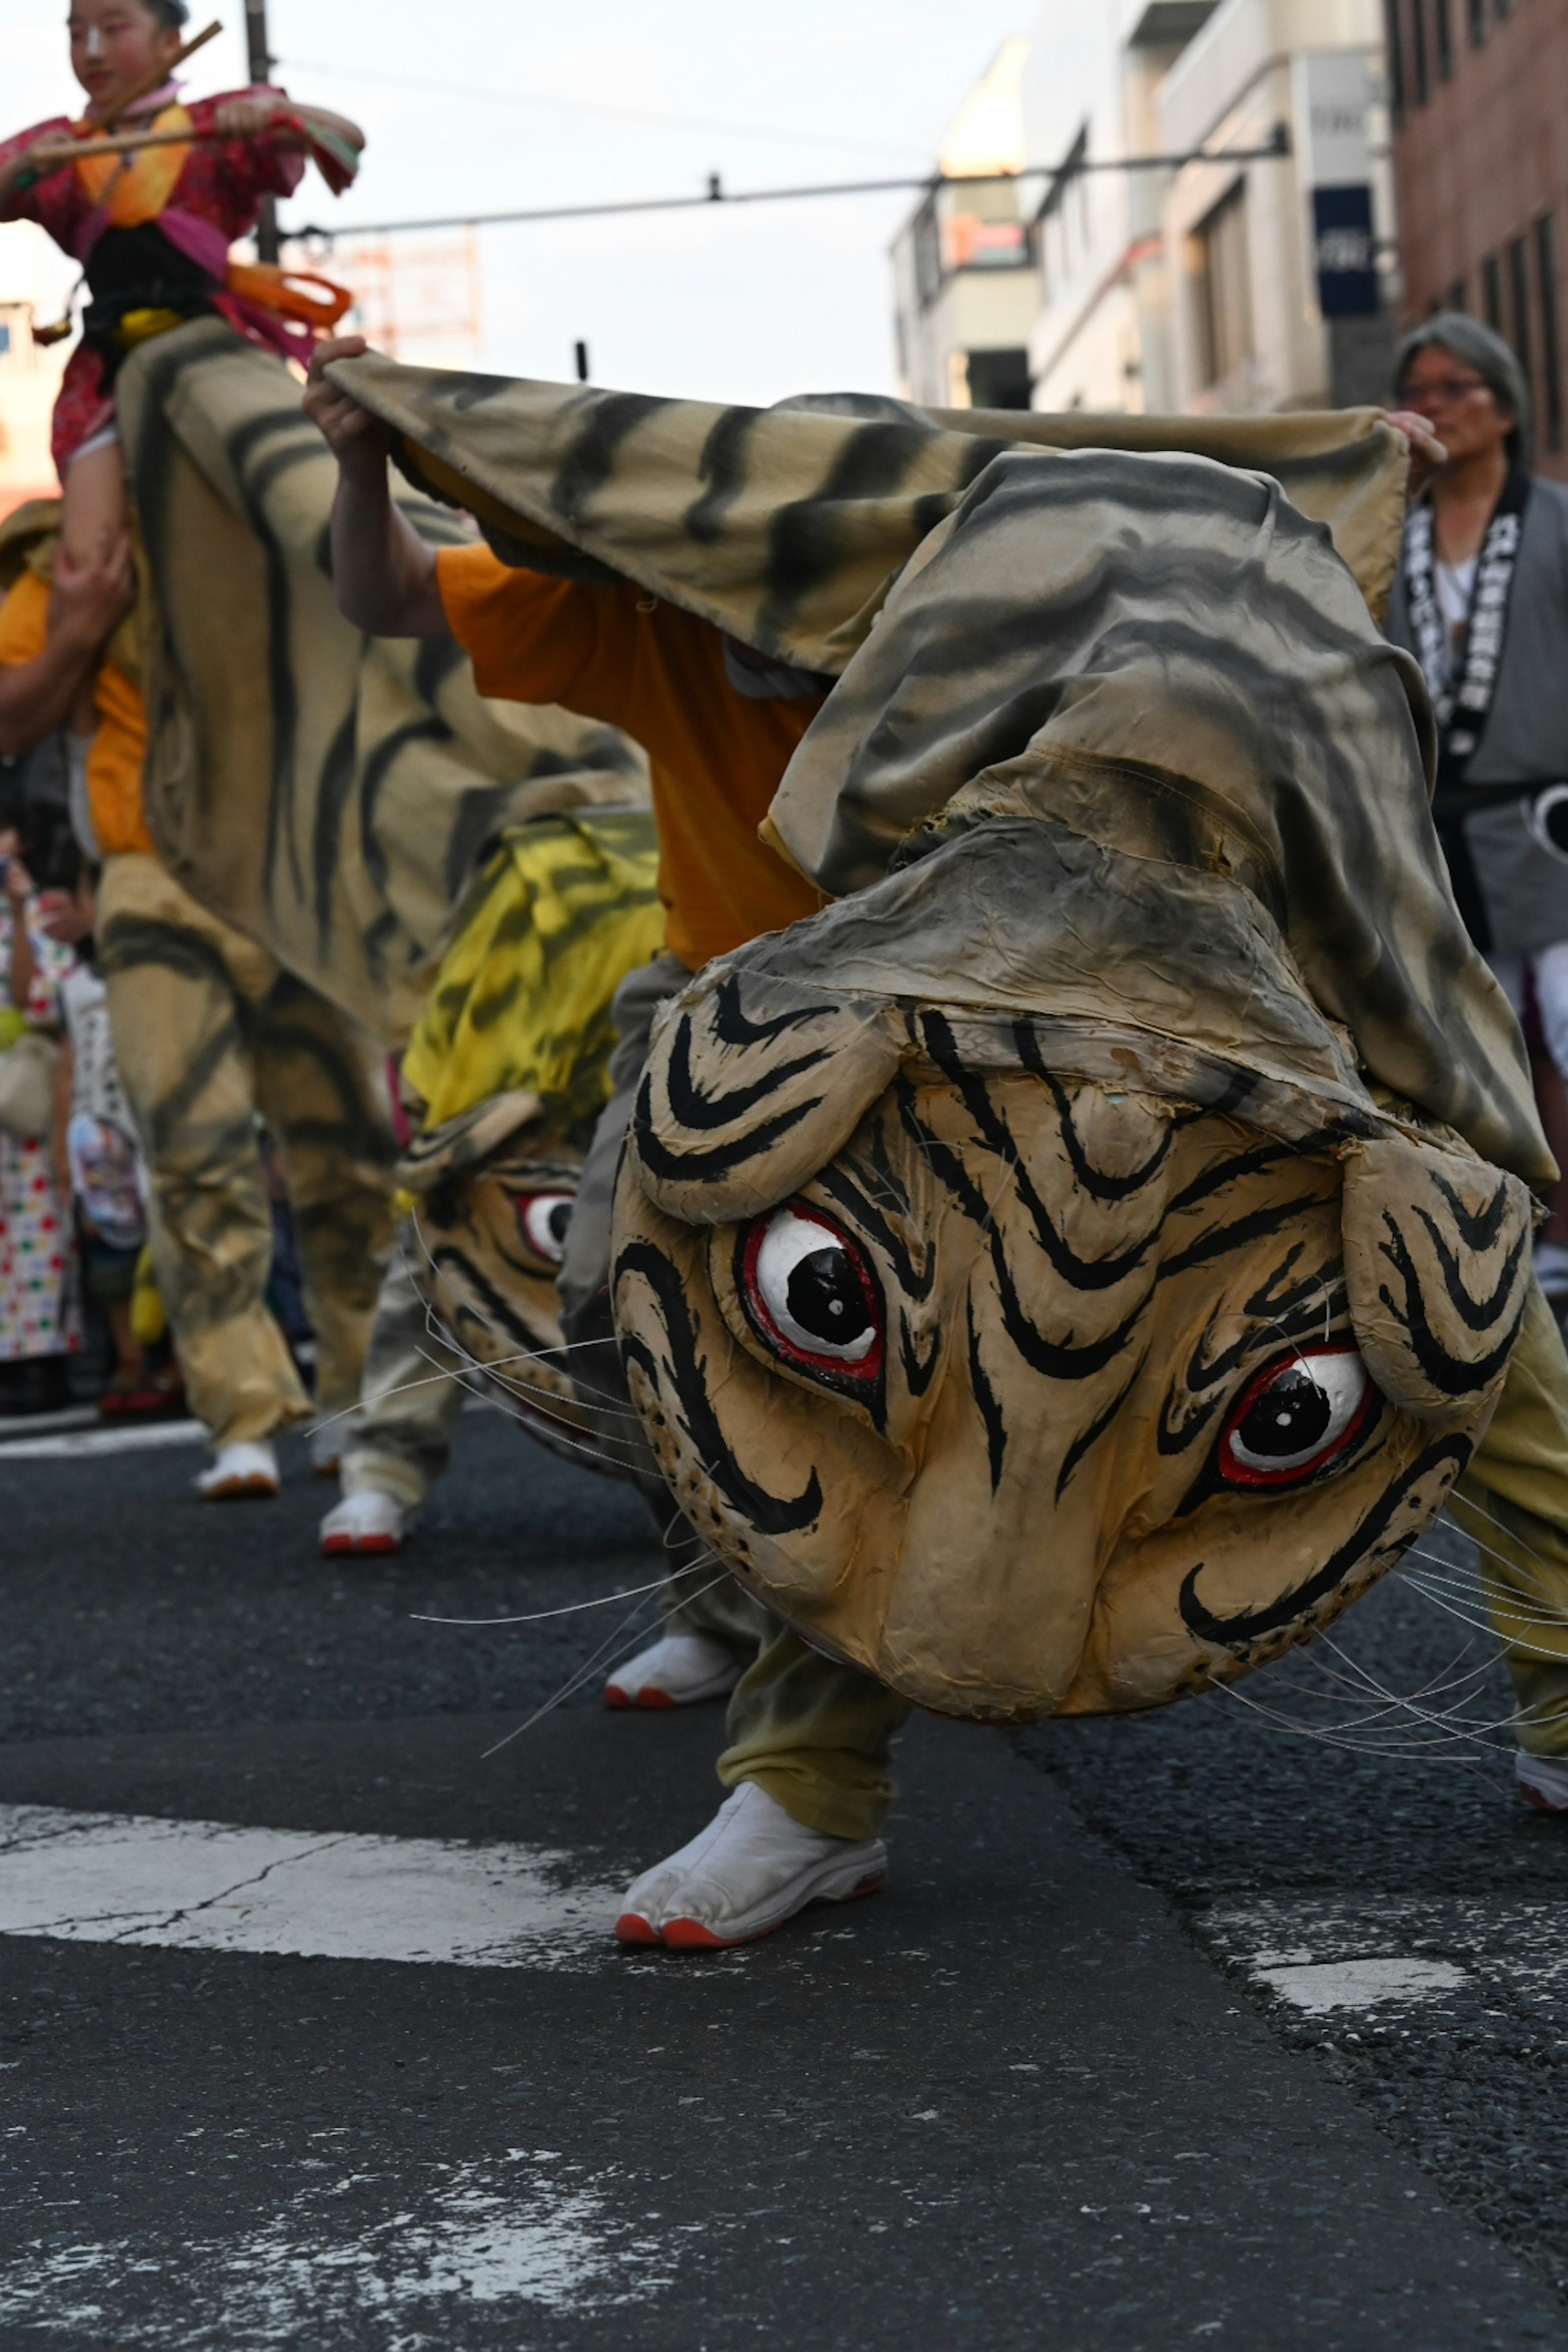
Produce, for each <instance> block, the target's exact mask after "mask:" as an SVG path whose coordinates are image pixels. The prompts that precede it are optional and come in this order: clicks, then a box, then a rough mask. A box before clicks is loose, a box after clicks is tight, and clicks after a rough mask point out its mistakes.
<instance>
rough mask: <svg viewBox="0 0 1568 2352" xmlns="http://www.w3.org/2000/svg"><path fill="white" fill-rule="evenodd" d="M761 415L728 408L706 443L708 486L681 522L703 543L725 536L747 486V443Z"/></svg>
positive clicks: (702, 474) (702, 466) (703, 461)
mask: <svg viewBox="0 0 1568 2352" xmlns="http://www.w3.org/2000/svg"><path fill="white" fill-rule="evenodd" d="M759 415H761V411H760V410H758V409H755V408H727V409H725V411H724V413H723V415H721V416H720V417H717V418H716V419H715V421H714V423H713V425H711V427H710V431H709V435H708V438H707V439H706V441H704V443H703V444H702V449H701V454H700V457H698V460H697V478H698V480H699V481H700V482H702V483H705V484H706V486H707V487H706V488H704V489H703V491H702V493H701V496H700V498H698V499H694V500H693V502H692V503H691V505H690V506H689V507H688V509H686V513H685V515H684V516H683V517H682V519H681V524H680V528H681V530H683V531H684V532H685V534H686V536H687V538H688V539H689V540H692V541H695V543H696V544H697V545H698V546H699V547H712V546H714V545H715V544H716V543H717V541H719V540H720V539H721V538H722V536H723V531H724V522H725V519H726V517H727V516H728V514H729V511H730V509H731V507H732V506H733V505H734V503H735V500H736V499H738V498H739V497H740V496H741V493H742V491H743V490H744V489H745V488H746V487H747V484H748V481H749V479H750V476H749V473H748V469H747V464H746V459H747V454H748V453H747V445H748V443H749V442H750V440H751V437H752V431H753V430H754V428H755V425H756V423H757V419H758V416H759Z"/></svg>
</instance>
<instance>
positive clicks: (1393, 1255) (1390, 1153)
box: [1342, 1136, 1534, 1421]
mask: <svg viewBox="0 0 1568 2352" xmlns="http://www.w3.org/2000/svg"><path fill="white" fill-rule="evenodd" d="M1533 1222H1534V1220H1533V1204H1532V1202H1531V1196H1530V1193H1529V1192H1528V1190H1527V1189H1526V1187H1525V1186H1524V1184H1522V1183H1521V1181H1520V1179H1519V1178H1518V1177H1517V1176H1510V1175H1508V1174H1507V1173H1505V1171H1503V1170H1502V1169H1500V1168H1494V1167H1492V1166H1491V1165H1490V1163H1489V1161H1487V1160H1473V1159H1470V1158H1469V1157H1468V1156H1467V1155H1465V1154H1463V1153H1460V1152H1458V1151H1449V1150H1442V1149H1440V1148H1439V1147H1437V1146H1436V1145H1428V1144H1425V1143H1415V1142H1412V1141H1408V1140H1406V1139H1405V1138H1403V1137H1398V1136H1390V1137H1385V1138H1383V1139H1380V1140H1379V1141H1377V1142H1373V1143H1365V1144H1361V1145H1358V1146H1356V1147H1355V1148H1354V1149H1353V1150H1351V1151H1350V1152H1349V1153H1348V1154H1347V1155H1346V1158H1345V1161H1344V1199H1343V1204H1342V1235H1343V1244H1344V1265H1345V1287H1346V1291H1347V1293H1348V1296H1349V1300H1350V1311H1351V1320H1352V1323H1353V1324H1354V1326H1355V1334H1356V1339H1357V1341H1358V1342H1359V1344H1360V1347H1361V1352H1362V1356H1363V1360H1364V1361H1365V1364H1366V1368H1367V1370H1368V1371H1369V1372H1370V1373H1371V1374H1372V1377H1373V1380H1374V1381H1376V1382H1377V1385H1378V1387H1379V1388H1380V1389H1381V1390H1382V1391H1383V1392H1384V1396H1386V1397H1388V1398H1389V1399H1390V1400H1391V1401H1392V1402H1394V1404H1396V1405H1398V1406H1400V1407H1401V1408H1402V1409H1403V1411H1405V1412H1408V1413H1414V1414H1415V1417H1416V1419H1417V1420H1418V1421H1445V1420H1448V1419H1450V1418H1452V1417H1453V1416H1454V1415H1455V1414H1456V1413H1463V1412H1465V1411H1466V1410H1467V1408H1470V1407H1473V1406H1474V1405H1475V1404H1476V1402H1477V1401H1478V1400H1483V1399H1485V1398H1487V1397H1488V1396H1489V1395H1491V1394H1492V1393H1494V1392H1495V1391H1498V1390H1500V1388H1501V1386H1502V1383H1503V1381H1504V1379H1505V1378H1506V1376H1507V1372H1508V1366H1509V1359H1510V1356H1511V1355H1512V1353H1513V1346H1514V1341H1515V1340H1516V1339H1517V1338H1518V1336H1519V1327H1520V1324H1521V1321H1522V1319H1523V1316H1524V1306H1525V1299H1526V1297H1527V1295H1528V1293H1529V1289H1530V1282H1531V1249H1530V1244H1531V1229H1532V1225H1533Z"/></svg>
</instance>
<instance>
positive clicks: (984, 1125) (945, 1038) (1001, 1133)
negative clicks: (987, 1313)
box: [921, 1012, 1159, 1291]
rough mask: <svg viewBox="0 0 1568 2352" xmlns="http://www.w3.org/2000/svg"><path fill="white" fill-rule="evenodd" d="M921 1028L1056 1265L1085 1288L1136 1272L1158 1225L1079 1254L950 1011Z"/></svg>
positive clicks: (925, 1019)
mask: <svg viewBox="0 0 1568 2352" xmlns="http://www.w3.org/2000/svg"><path fill="white" fill-rule="evenodd" d="M921 1031H922V1033H923V1035H924V1039H925V1044H926V1049H927V1051H928V1052H929V1053H930V1055H931V1059H932V1061H933V1062H934V1063H935V1064H936V1066H937V1067H938V1069H939V1070H941V1072H942V1076H943V1077H945V1078H946V1079H947V1080H948V1082H949V1084H950V1085H951V1086H952V1088H953V1089H954V1091H955V1093H956V1094H957V1095H958V1097H959V1098H960V1100H961V1101H962V1102H963V1107H964V1108H965V1109H966V1110H967V1111H968V1112H969V1114H970V1116H971V1118H973V1120H974V1123H975V1125H976V1127H977V1128H978V1129H979V1130H980V1136H981V1140H982V1141H983V1142H984V1144H986V1145H987V1147H988V1148H989V1149H990V1150H992V1151H994V1153H995V1154H996V1157H997V1158H998V1159H999V1160H1002V1161H1003V1163H1004V1164H1005V1166H1006V1167H1007V1168H1009V1169H1010V1170H1011V1171H1012V1174H1013V1180H1014V1182H1015V1184H1016V1188H1017V1193H1018V1199H1019V1201H1020V1202H1021V1204H1022V1205H1023V1207H1024V1209H1025V1211H1026V1213H1027V1215H1028V1219H1029V1223H1030V1224H1031V1225H1032V1226H1033V1227H1034V1232H1035V1238H1036V1240H1037V1242H1038V1243H1039V1245H1040V1247H1041V1249H1042V1250H1043V1251H1044V1252H1045V1254H1046V1256H1047V1259H1048V1260H1049V1262H1050V1264H1051V1266H1052V1268H1053V1269H1054V1271H1055V1272H1056V1273H1058V1274H1059V1275H1060V1276H1061V1277H1062V1280H1063V1281H1064V1282H1068V1283H1070V1284H1071V1286H1072V1287H1073V1288H1074V1289H1075V1290H1079V1291H1095V1290H1111V1289H1114V1287H1115V1286H1116V1285H1117V1284H1118V1283H1119V1282H1121V1281H1123V1280H1124V1279H1125V1277H1126V1276H1128V1275H1130V1274H1132V1273H1135V1272H1136V1270H1137V1268H1138V1267H1139V1266H1140V1265H1142V1262H1143V1260H1144V1259H1145V1258H1146V1257H1147V1256H1148V1255H1149V1252H1150V1251H1151V1250H1152V1248H1153V1246H1154V1244H1155V1242H1156V1240H1157V1239H1158V1237H1159V1236H1158V1228H1155V1230H1154V1231H1152V1232H1151V1233H1149V1234H1145V1236H1144V1238H1143V1239H1142V1241H1141V1242H1140V1243H1139V1244H1137V1246H1136V1247H1135V1248H1132V1249H1128V1250H1123V1251H1122V1252H1121V1255H1120V1256H1114V1257H1110V1256H1108V1257H1100V1258H1086V1257H1079V1255H1078V1252H1077V1251H1076V1250H1075V1249H1074V1248H1073V1247H1072V1246H1071V1244H1069V1243H1068V1240H1067V1239H1066V1237H1065V1235H1064V1234H1061V1233H1060V1232H1059V1231H1058V1227H1057V1225H1056V1224H1055V1223H1054V1222H1053V1220H1052V1217H1051V1214H1050V1212H1049V1210H1048V1209H1047V1206H1046V1204H1045V1202H1044V1201H1043V1200H1042V1199H1041V1198H1040V1195H1039V1193H1038V1192H1037V1191H1036V1189H1035V1184H1034V1181H1033V1179H1032V1178H1031V1176H1030V1174H1029V1171H1028V1168H1027V1166H1026V1162H1025V1158H1024V1154H1023V1152H1022V1151H1021V1150H1020V1149H1019V1147H1018V1143H1017V1140H1016V1138H1015V1136H1014V1134H1013V1131H1012V1129H1010V1128H1009V1127H1008V1125H1007V1122H1006V1120H1005V1118H1003V1117H1002V1116H1001V1114H1000V1112H999V1111H998V1110H997V1108H996V1107H995V1104H994V1101H993V1100H992V1097H991V1089H990V1087H989V1086H988V1085H987V1084H986V1082H985V1080H984V1078H983V1077H980V1076H977V1075H976V1074H975V1073H974V1072H973V1071H972V1070H969V1069H966V1068H965V1066H964V1064H963V1059H962V1057H961V1055H960V1054H959V1051H958V1047H957V1044H956V1041H955V1040H954V1037H953V1034H952V1030H951V1028H950V1027H949V1026H948V1024H947V1021H946V1019H945V1017H944V1016H943V1015H942V1013H931V1012H927V1013H922V1014H921Z"/></svg>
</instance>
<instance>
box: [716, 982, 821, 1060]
mask: <svg viewBox="0 0 1568 2352" xmlns="http://www.w3.org/2000/svg"><path fill="white" fill-rule="evenodd" d="M838 1010H839V1007H838V1006H837V1004H821V1005H803V1006H801V1007H799V1008H798V1009H797V1010H796V1011H795V1012H793V1013H775V1014H774V1015H773V1018H772V1020H770V1021H752V1020H751V1019H750V1018H749V1017H748V1015H747V1013H746V1012H745V1010H744V1008H743V1007H742V1003H741V982H740V976H739V974H738V973H736V972H732V971H731V972H726V973H725V975H724V977H723V979H722V980H721V982H719V985H718V986H717V988H716V989H715V990H714V991H713V1010H712V1012H711V1013H710V1014H709V1026H710V1029H711V1030H712V1032H713V1034H714V1035H715V1037H717V1038H718V1040H719V1042H720V1044H721V1045H765V1044H766V1043H767V1041H768V1039H769V1038H771V1037H782V1036H783V1035H784V1031H785V1030H786V1029H805V1028H808V1027H809V1026H810V1024H811V1023H812V1022H814V1021H831V1020H832V1019H833V1018H834V1016H835V1014H836V1013H837V1012H838Z"/></svg>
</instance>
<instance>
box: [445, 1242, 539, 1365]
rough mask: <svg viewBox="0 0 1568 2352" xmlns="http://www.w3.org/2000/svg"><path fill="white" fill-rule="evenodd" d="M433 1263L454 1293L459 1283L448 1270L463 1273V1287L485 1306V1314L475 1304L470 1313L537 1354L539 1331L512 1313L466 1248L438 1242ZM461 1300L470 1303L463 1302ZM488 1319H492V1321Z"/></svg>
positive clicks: (530, 1353) (525, 1351)
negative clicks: (487, 1319)
mask: <svg viewBox="0 0 1568 2352" xmlns="http://www.w3.org/2000/svg"><path fill="white" fill-rule="evenodd" d="M430 1264H431V1265H432V1266H433V1268H434V1269H435V1272H436V1274H437V1276H440V1277H441V1278H443V1279H445V1280H447V1285H448V1287H449V1288H450V1289H451V1290H452V1291H453V1292H454V1294H456V1293H457V1291H458V1284H457V1283H456V1282H454V1281H452V1280H451V1277H450V1276H449V1275H448V1272H447V1269H448V1268H455V1269H456V1271H457V1273H458V1275H459V1276H461V1281H462V1286H463V1287H465V1288H466V1289H467V1290H468V1291H469V1292H470V1293H471V1294H472V1296H473V1297H475V1298H477V1299H478V1300H479V1304H480V1306H481V1307H483V1308H484V1314H483V1315H479V1314H476V1313H475V1310H474V1309H473V1307H468V1312H469V1314H471V1315H474V1319H475V1321H476V1322H478V1323H480V1324H485V1325H486V1328H489V1330H491V1331H500V1332H503V1333H504V1334H505V1336H506V1337H507V1338H508V1339H510V1340H512V1341H514V1342H515V1343H516V1344H517V1345H518V1346H519V1347H520V1348H521V1349H522V1350H523V1351H524V1353H525V1354H527V1355H533V1354H534V1353H536V1351H537V1349H538V1347H539V1334H538V1332H537V1331H531V1330H530V1328H529V1327H528V1325H527V1324H526V1323H524V1322H522V1321H521V1320H520V1319H519V1318H518V1317H517V1316H516V1315H514V1314H513V1313H512V1311H511V1308H510V1307H509V1306H508V1305H507V1303H506V1300H505V1299H504V1298H503V1297H502V1296H501V1294H500V1291H499V1290H498V1289H497V1288H496V1287H495V1285H494V1284H493V1283H492V1282H490V1281H489V1279H488V1278H487V1277H486V1276H484V1275H482V1274H481V1273H480V1272H479V1267H478V1266H477V1265H475V1264H474V1262H473V1260H472V1258H471V1257H469V1256H468V1254H467V1252H466V1251H464V1250H461V1249H459V1248H458V1246H457V1244H455V1243H452V1244H439V1243H438V1244H437V1246H436V1248H435V1249H433V1250H432V1251H431V1253H430ZM459 1303H466V1302H462V1301H459ZM486 1318H491V1319H490V1320H489V1322H488V1323H487V1322H486Z"/></svg>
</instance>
